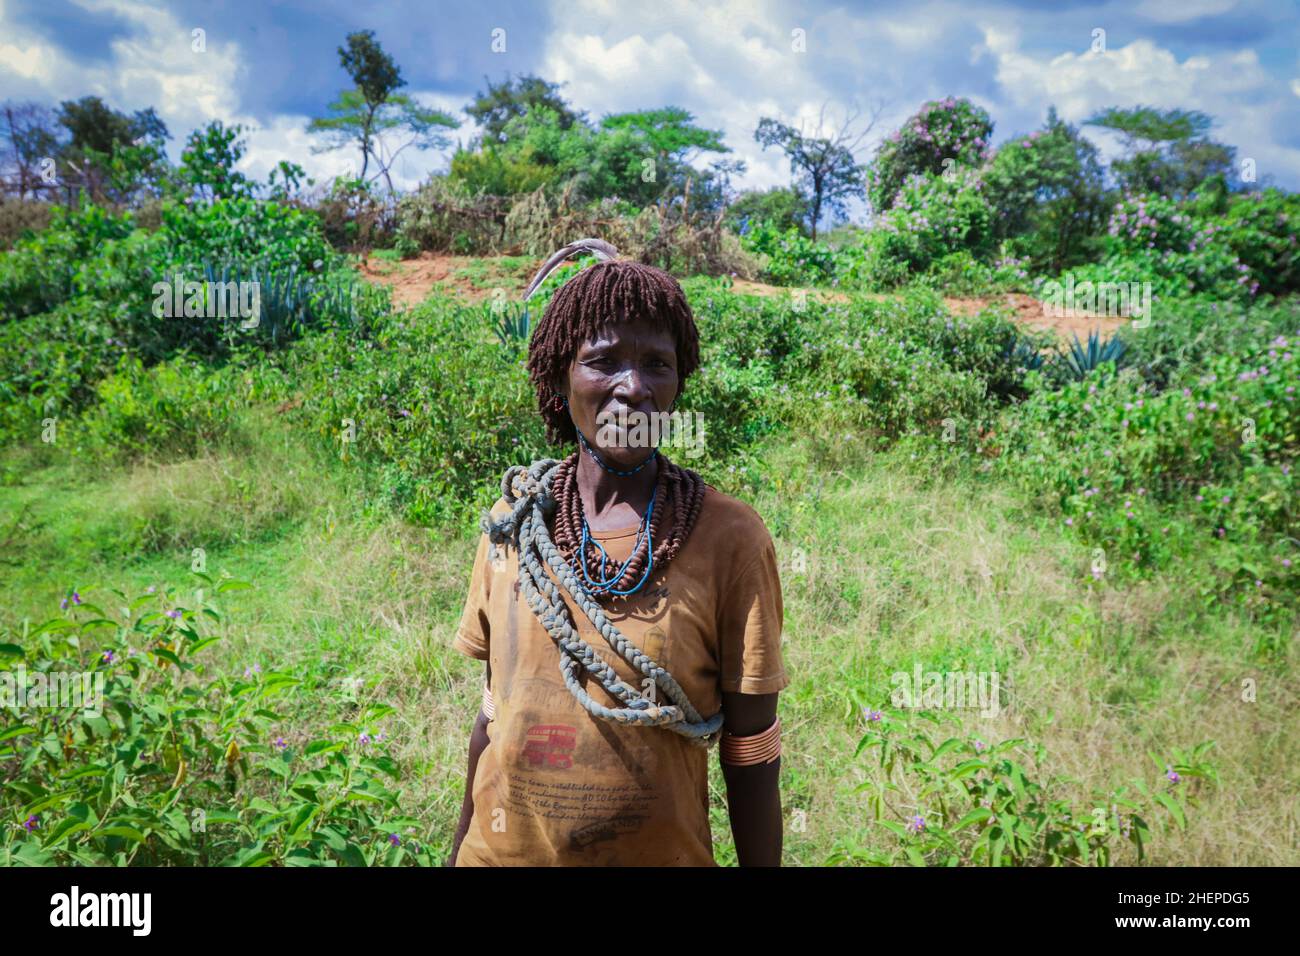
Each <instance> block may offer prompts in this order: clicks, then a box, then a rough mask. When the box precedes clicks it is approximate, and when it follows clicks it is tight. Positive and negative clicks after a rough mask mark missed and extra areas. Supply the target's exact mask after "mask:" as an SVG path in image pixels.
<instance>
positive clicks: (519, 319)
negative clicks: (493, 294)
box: [492, 305, 532, 351]
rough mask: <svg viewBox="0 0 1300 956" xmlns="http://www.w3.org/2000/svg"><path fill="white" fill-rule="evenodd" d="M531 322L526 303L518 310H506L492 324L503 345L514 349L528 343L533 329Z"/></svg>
mask: <svg viewBox="0 0 1300 956" xmlns="http://www.w3.org/2000/svg"><path fill="white" fill-rule="evenodd" d="M531 322H532V320H531V317H530V316H529V314H528V306H526V305H525V306H524V307H523V308H522V310H520V311H518V312H515V311H513V310H510V311H506V312H504V313H503V314H502V316H501V317H500V318H499V319H497V320H496V322H494V323H493V324H492V331H493V332H495V333H496V335H497V338H498V339H500V340H501V344H502V345H503V346H505V347H506V348H508V349H510V350H512V351H513V350H515V349H517V348H519V347H520V346H522V345H527V344H528V336H529V333H530V332H531V331H532V330H531V327H530V326H531Z"/></svg>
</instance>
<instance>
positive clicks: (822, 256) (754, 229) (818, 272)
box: [741, 222, 836, 285]
mask: <svg viewBox="0 0 1300 956" xmlns="http://www.w3.org/2000/svg"><path fill="white" fill-rule="evenodd" d="M741 247H742V248H743V249H745V250H746V251H747V252H755V253H759V254H760V255H763V256H766V257H767V258H766V259H765V260H764V263H765V264H764V266H763V278H765V279H767V280H768V281H770V282H774V283H776V284H777V285H820V284H822V283H824V282H827V281H828V280H830V279H832V278H833V277H834V275H835V269H836V263H835V252H834V250H832V249H831V247H830V246H828V245H826V243H824V242H814V241H813V240H812V239H809V238H808V237H807V236H805V235H804V234H803V233H802V232H800V231H799V229H798V228H797V227H793V226H792V227H790V228H788V229H786V230H784V231H781V230H779V229H777V227H776V226H774V225H772V224H771V223H769V222H760V223H758V224H757V225H751V226H750V227H749V228H748V229H747V230H746V232H745V233H744V235H743V236H741Z"/></svg>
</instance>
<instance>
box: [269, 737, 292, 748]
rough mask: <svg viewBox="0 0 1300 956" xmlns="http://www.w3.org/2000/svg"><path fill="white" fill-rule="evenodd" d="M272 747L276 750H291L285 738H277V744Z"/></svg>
mask: <svg viewBox="0 0 1300 956" xmlns="http://www.w3.org/2000/svg"><path fill="white" fill-rule="evenodd" d="M272 746H273V747H275V749H276V750H287V749H288V748H289V745H288V744H287V743H285V740H284V738H283V737H276V738H275V743H274V744H272Z"/></svg>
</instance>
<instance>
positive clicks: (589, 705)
mask: <svg viewBox="0 0 1300 956" xmlns="http://www.w3.org/2000/svg"><path fill="white" fill-rule="evenodd" d="M559 465H560V462H559V461H557V460H556V459H554V458H540V459H538V460H537V461H535V462H533V463H532V465H530V466H528V467H525V466H523V465H513V466H511V467H510V468H508V469H506V472H505V474H504V475H503V476H502V477H501V496H502V497H503V498H504V499H505V500H506V502H507V504H509V505H510V514H508V515H505V516H503V517H501V518H499V519H494V518H493V517H492V515H491V512H489V513H487V514H485V515H484V516H483V519H482V521H481V522H480V527H481V528H482V529H483V532H484V533H485V534H486V535H487V536H488V540H489V541H491V542H492V543H493V545H498V544H509V545H511V546H512V547H513V548H514V549H515V551H516V553H517V554H518V555H519V587H520V591H521V593H522V594H523V595H524V598H525V600H527V602H528V606H529V608H531V609H532V611H533V613H534V614H536V615H537V618H538V620H540V621H541V622H542V625H543V626H544V627H545V628H546V632H547V633H548V634H549V635H550V636H551V639H552V640H553V641H554V642H555V644H556V646H557V647H558V648H559V649H560V673H561V675H562V676H563V677H564V684H565V686H566V687H568V689H569V693H571V694H572V695H573V696H574V698H575V699H576V700H577V701H578V703H580V704H582V706H583V707H584V708H585V709H586V711H587V712H588V713H589V714H591V715H592V716H593V717H599V718H601V719H602V720H608V721H613V722H614V723H619V724H636V725H639V726H648V727H663V728H665V729H666V730H671V731H673V732H674V733H678V734H681V735H682V736H684V737H686V738H688V739H689V740H690V741H691V742H692V743H694V744H697V745H699V746H701V747H710V746H712V745H713V744H714V743H716V742H717V740H718V738H719V737H721V736H722V720H723V715H722V711H718V713H716V714H714V715H713V716H712V717H709V718H707V719H705V718H704V717H702V716H701V715H700V713H699V711H697V710H696V709H695V707H694V706H693V705H692V704H691V702H690V700H689V699H688V698H687V696H686V692H685V691H683V690H682V688H681V686H680V685H679V684H678V683H677V681H676V680H674V679H673V676H672V675H671V674H669V673H668V671H666V670H664V668H662V667H661V666H659V664H657V663H655V661H653V660H651V659H650V658H649V657H648V656H646V655H645V654H644V653H642V652H641V650H640V649H639V648H637V647H636V645H634V644H633V643H632V642H631V641H629V640H628V639H627V638H626V637H624V636H623V633H622V632H621V631H619V629H618V628H617V627H615V626H614V624H613V622H611V621H610V620H609V619H608V618H607V617H605V613H604V611H603V610H602V609H601V607H600V606H599V604H597V602H596V600H595V599H594V598H593V597H592V595H591V593H590V592H589V591H588V590H587V589H586V588H585V587H583V585H582V582H581V581H579V580H578V578H577V575H575V574H574V573H573V569H572V568H571V567H570V566H569V564H568V562H567V561H565V560H564V557H563V556H562V555H561V554H560V552H559V550H558V549H557V548H556V547H555V544H554V543H553V542H552V541H551V536H550V533H549V531H548V530H547V527H546V519H547V518H548V517H549V516H551V515H552V514H554V513H555V508H556V502H555V498H554V497H553V496H552V494H551V483H552V482H553V481H554V478H555V470H556V468H557V467H558V466H559ZM543 563H545V565H546V566H547V567H550V569H551V570H552V571H553V572H555V575H556V577H558V578H559V580H560V583H561V584H562V585H563V587H564V590H565V591H567V592H568V594H569V596H570V597H572V598H573V599H574V601H576V602H577V604H578V606H579V607H580V608H582V611H583V613H584V614H586V615H587V619H588V620H589V621H591V623H592V626H593V627H595V628H596V630H597V631H598V632H599V633H600V635H601V637H603V638H604V639H605V641H606V643H608V644H609V646H610V647H612V648H613V649H614V650H615V651H616V652H617V653H618V654H619V655H620V656H621V657H622V658H623V659H624V660H626V661H627V662H628V664H630V665H631V666H632V668H633V670H635V671H638V672H639V673H641V674H644V675H645V676H646V677H648V678H650V679H651V680H653V681H654V684H655V687H657V688H658V689H659V690H660V691H661V692H662V697H663V698H664V699H665V700H668V701H671V703H668V704H657V703H653V702H651V701H650V700H647V699H646V698H645V697H643V696H641V694H639V693H638V692H637V691H636V689H635V688H632V687H629V686H628V685H627V684H626V683H625V682H624V681H623V680H622V679H620V678H619V676H618V673H617V672H616V671H615V670H614V668H612V667H610V666H609V664H607V663H605V661H604V660H602V659H601V657H600V656H599V655H598V654H597V653H596V651H595V650H594V649H593V648H592V647H591V646H590V645H589V644H587V643H586V642H585V641H583V640H582V639H581V638H579V637H578V633H577V631H576V629H575V628H574V626H573V623H572V620H571V618H570V615H569V608H568V606H567V605H566V604H565V602H564V599H563V597H562V596H561V594H560V590H559V588H558V587H556V585H555V582H554V581H552V580H551V579H550V577H549V576H547V574H546V572H545V570H544V568H543ZM579 667H581V668H583V669H585V670H586V671H587V672H588V673H590V674H592V675H593V676H594V677H595V678H596V679H597V680H599V681H600V684H601V686H602V687H604V688H605V690H606V691H608V692H609V693H610V695H611V696H613V697H614V698H615V699H617V700H619V701H621V702H622V704H623V706H622V707H613V708H611V707H606V706H604V705H603V704H601V703H599V702H598V701H595V700H593V699H592V698H591V696H590V695H589V694H588V693H587V692H586V691H585V690H584V689H583V688H582V686H581V684H580V683H579V681H578V676H579V673H580V672H579Z"/></svg>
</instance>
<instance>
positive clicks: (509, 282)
mask: <svg viewBox="0 0 1300 956" xmlns="http://www.w3.org/2000/svg"><path fill="white" fill-rule="evenodd" d="M490 261H491V259H488V258H483V257H477V258H476V257H473V256H449V255H439V254H435V253H428V252H426V253H423V254H421V255H420V257H419V258H418V259H403V260H401V261H398V262H389V261H387V260H385V259H379V258H377V257H375V256H371V257H370V258H369V259H368V260H366V261H365V262H364V263H363V264H362V267H361V272H362V275H364V276H365V277H366V278H367V279H369V280H371V281H372V282H376V283H380V284H382V285H387V286H390V287H391V288H392V290H393V302H394V303H395V304H397V305H399V306H411V305H416V304H418V303H420V302H423V301H424V300H425V298H427V297H428V295H429V294H430V293H431V292H434V291H435V290H441V291H443V292H445V293H449V294H452V295H456V296H459V297H460V298H463V299H467V300H468V301H471V302H480V301H482V300H483V299H486V298H487V297H488V296H490V295H491V294H492V289H493V288H502V289H504V290H505V291H506V293H507V295H511V296H517V295H518V294H522V292H523V290H524V289H525V288H526V287H527V285H528V281H529V280H530V279H531V278H532V277H533V274H534V273H535V272H536V271H537V270H538V269H539V268H541V265H542V261H543V260H541V259H538V260H537V261H536V262H534V263H529V264H528V265H527V266H526V267H525V268H521V269H518V270H515V272H514V273H513V274H512V273H509V272H504V273H500V272H499V273H498V274H497V275H496V276H495V277H494V278H493V279H492V280H491V282H492V284H491V287H486V288H480V287H479V286H478V285H475V284H474V282H472V281H471V280H470V279H469V278H468V277H467V276H464V275H457V272H458V271H460V270H462V269H466V268H468V267H470V266H471V264H472V263H479V264H480V267H481V264H482V263H483V262H490ZM731 288H732V291H733V292H736V293H737V294H739V295H765V296H773V295H775V296H788V295H790V294H791V292H792V291H793V290H792V289H790V288H787V287H784V286H775V285H768V284H767V283H765V282H754V281H752V280H750V279H733V280H732V285H731ZM808 297H809V298H810V299H814V300H820V301H823V302H848V301H849V296H848V295H847V294H846V293H844V292H839V291H834V290H829V289H809V290H808ZM869 298H872V299H885V298H888V296H886V295H884V294H875V295H871V296H869ZM943 301H944V304H945V305H947V307H948V308H949V310H951V311H952V313H953V314H954V315H960V316H971V315H975V314H976V313H977V312H979V311H980V310H981V309H984V308H987V307H988V306H991V305H1000V306H1004V307H1006V308H1008V309H1010V311H1011V317H1012V318H1013V319H1014V320H1015V321H1017V322H1019V323H1020V324H1022V325H1024V326H1026V327H1028V328H1032V329H1040V330H1046V329H1050V330H1052V331H1053V332H1055V333H1056V334H1057V337H1058V338H1060V339H1062V340H1065V341H1068V340H1069V338H1070V335H1071V334H1072V333H1073V334H1075V335H1077V336H1078V337H1079V339H1080V340H1081V341H1085V340H1086V339H1087V338H1088V333H1089V332H1091V331H1093V330H1094V329H1096V330H1099V331H1100V332H1101V334H1102V335H1103V336H1106V335H1109V334H1110V333H1112V332H1114V331H1115V330H1116V329H1118V328H1120V327H1121V326H1123V325H1125V324H1126V323H1127V322H1128V321H1129V320H1128V319H1125V318H1123V317H1118V316H1116V317H1105V316H1099V317H1095V318H1082V317H1077V316H1054V315H1047V314H1045V309H1044V308H1043V303H1042V302H1041V301H1040V300H1038V299H1035V298H1034V297H1033V296H1031V295H1025V294H1024V293H1021V292H1009V293H1006V294H1004V295H992V296H976V297H973V298H956V297H945V298H944V300H943Z"/></svg>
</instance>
